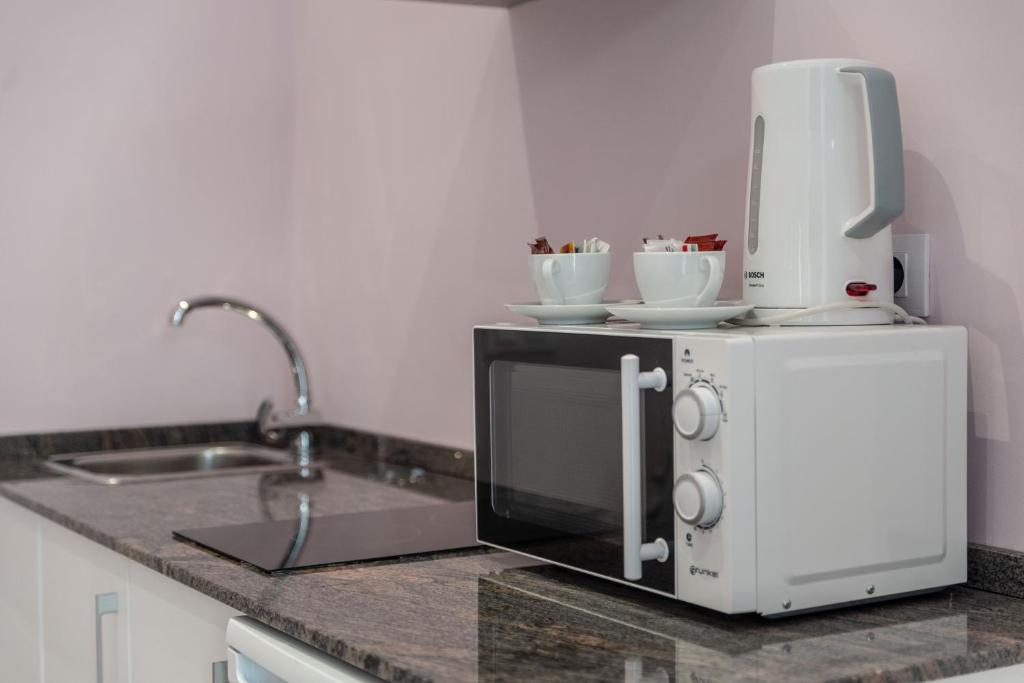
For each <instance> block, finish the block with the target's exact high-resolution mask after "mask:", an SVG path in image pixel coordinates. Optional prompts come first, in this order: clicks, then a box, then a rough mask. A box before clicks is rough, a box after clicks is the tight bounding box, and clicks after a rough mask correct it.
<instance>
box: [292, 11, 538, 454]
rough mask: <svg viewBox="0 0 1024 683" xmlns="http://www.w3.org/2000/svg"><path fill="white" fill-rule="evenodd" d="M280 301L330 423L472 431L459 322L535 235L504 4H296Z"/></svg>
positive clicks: (448, 437) (430, 437)
mask: <svg viewBox="0 0 1024 683" xmlns="http://www.w3.org/2000/svg"><path fill="white" fill-rule="evenodd" d="M300 7H301V17H300V20H299V27H298V31H297V39H296V44H297V45H298V54H297V63H296V71H295V72H296V77H297V82H296V96H295V101H296V119H295V147H294V162H293V168H294V184H293V214H292V225H293V235H294V237H295V243H294V248H293V251H292V259H293V260H292V265H291V272H292V274H293V278H294V282H295V285H296V287H295V289H294V299H293V302H292V310H293V311H295V313H296V316H298V318H299V328H298V330H297V331H298V333H299V334H298V336H299V339H300V340H301V342H302V345H303V348H304V349H305V351H306V354H307V356H308V361H309V366H310V369H311V372H312V373H313V391H314V394H315V398H316V401H317V402H318V403H319V405H320V407H321V408H322V409H323V410H324V411H325V414H326V416H327V417H328V419H330V420H332V421H333V422H336V423H338V424H344V425H350V426H355V427H359V428H362V429H369V430H375V431H380V432H384V433H389V434H397V435H401V436H406V437H412V438H417V439H423V440H427V441H434V442H438V443H443V444H451V445H455V446H471V445H472V412H473V409H472V405H471V386H472V374H471V364H472V351H471V343H470V342H471V339H470V337H471V332H470V330H471V327H472V325H473V323H475V322H479V321H486V320H494V319H497V318H499V317H501V316H502V313H503V309H502V308H501V304H502V303H503V302H507V301H512V300H516V299H522V298H524V297H529V292H528V291H526V290H524V287H523V283H524V282H525V277H524V269H525V254H526V253H528V252H527V249H526V242H527V241H528V240H529V239H530V238H531V237H533V236H534V235H535V232H536V227H535V218H534V212H533V204H532V199H531V194H530V185H529V175H528V169H527V161H526V152H525V148H524V145H523V130H522V123H521V119H520V105H519V99H518V92H517V82H516V73H515V63H514V60H513V53H512V46H511V36H510V32H509V23H508V12H507V11H506V10H503V9H497V8H482V7H466V6H458V5H445V4H438V3H418V2H382V1H381V0H306V1H304V2H303V3H301V5H300Z"/></svg>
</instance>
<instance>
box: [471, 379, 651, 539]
mask: <svg viewBox="0 0 1024 683" xmlns="http://www.w3.org/2000/svg"><path fill="white" fill-rule="evenodd" d="M490 374H491V378H490V379H491V382H490V385H491V417H492V420H491V446H492V447H491V458H492V461H491V472H492V480H493V481H492V482H491V484H492V497H491V501H492V507H493V509H494V512H495V514H497V515H499V516H501V517H506V518H511V519H516V520H519V521H523V522H529V523H533V524H539V525H541V526H543V527H546V528H549V529H553V530H557V531H563V532H568V533H570V534H586V535H602V534H615V533H621V529H622V399H621V386H620V373H619V372H617V371H615V370H607V369H595V368H583V367H567V366H556V365H538V364H531V363H520V362H513V361H495V362H493V363H492V364H491V368H490ZM641 410H642V405H641ZM641 452H642V451H641Z"/></svg>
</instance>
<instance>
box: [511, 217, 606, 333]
mask: <svg viewBox="0 0 1024 683" xmlns="http://www.w3.org/2000/svg"><path fill="white" fill-rule="evenodd" d="M529 246H530V255H529V256H528V257H527V258H528V259H529V261H528V265H529V272H530V279H531V280H532V281H533V286H534V288H535V289H536V290H537V298H538V300H539V301H534V302H530V303H521V304H505V308H507V309H508V310H510V311H512V312H513V313H518V314H519V315H525V316H528V317H530V318H533V319H535V320H536V321H537V322H539V323H540V324H541V325H593V324H599V323H603V322H604V321H605V320H607V319H608V316H609V315H611V314H610V313H609V312H608V311H607V309H606V308H605V306H606V303H609V302H605V301H604V290H605V289H606V288H607V287H608V277H609V275H610V274H611V270H612V254H611V246H610V245H609V244H608V243H607V242H605V241H604V240H602V239H599V238H597V237H591V238H590V239H585V240H580V241H578V242H577V241H575V240H573V241H572V242H566V243H565V244H563V245H562V246H560V247H558V248H557V249H556V248H555V247H553V246H551V243H550V242H548V240H547V238H546V237H538V238H537V239H536V240H534V241H533V242H531V243H530V245H529Z"/></svg>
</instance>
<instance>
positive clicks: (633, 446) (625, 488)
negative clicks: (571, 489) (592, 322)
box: [621, 353, 669, 581]
mask: <svg viewBox="0 0 1024 683" xmlns="http://www.w3.org/2000/svg"><path fill="white" fill-rule="evenodd" d="M621 363H622V569H623V572H622V573H623V576H625V578H626V579H627V580H629V581H639V580H640V579H641V578H643V566H642V565H643V563H644V562H646V561H648V560H658V561H659V562H664V561H665V560H667V559H668V553H669V550H668V543H666V542H665V539H663V538H659V539H657V540H655V541H654V542H653V543H644V542H643V540H642V536H641V534H642V532H643V514H644V510H643V495H642V487H641V477H642V476H643V473H642V472H641V468H640V428H641V427H640V392H641V391H642V390H644V389H654V390H655V391H663V390H664V389H665V387H666V386H668V375H666V374H665V371H664V370H662V369H661V368H654V370H652V371H651V372H640V359H639V358H638V357H636V356H635V355H633V354H632V353H628V354H626V355H625V356H623V357H622V359H621Z"/></svg>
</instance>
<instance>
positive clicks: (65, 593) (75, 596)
mask: <svg viewBox="0 0 1024 683" xmlns="http://www.w3.org/2000/svg"><path fill="white" fill-rule="evenodd" d="M40 539H41V546H40V551H41V552H40V561H41V565H42V567H41V569H42V580H43V596H42V621H43V629H42V632H43V680H44V681H46V683H96V682H97V681H101V683H128V682H129V680H130V679H129V670H130V663H129V657H130V650H129V638H128V634H129V624H128V619H127V597H128V596H127V595H126V589H127V586H128V581H127V577H128V565H129V562H130V560H128V559H127V558H125V557H122V556H120V555H118V554H116V553H114V552H112V551H110V550H108V549H106V548H104V547H102V546H100V545H98V544H96V543H94V542H92V541H90V540H88V539H87V538H84V537H82V536H79V535H78V534H75V533H72V532H70V531H68V530H66V529H63V528H61V527H59V526H57V525H56V524H53V523H52V522H48V521H46V520H41V522H40Z"/></svg>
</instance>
